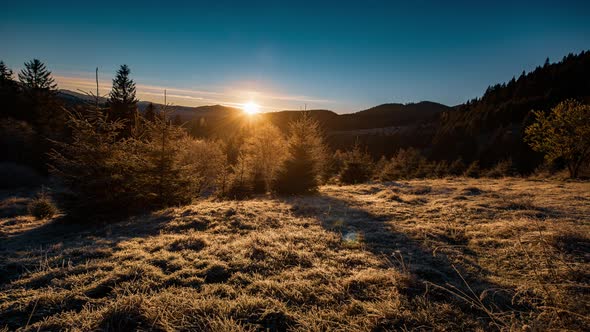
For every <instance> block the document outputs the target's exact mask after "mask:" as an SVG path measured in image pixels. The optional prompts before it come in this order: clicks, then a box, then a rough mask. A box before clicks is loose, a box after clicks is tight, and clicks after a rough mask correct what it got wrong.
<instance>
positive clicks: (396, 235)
mask: <svg viewBox="0 0 590 332" xmlns="http://www.w3.org/2000/svg"><path fill="white" fill-rule="evenodd" d="M4 194H5V196H4V198H3V200H2V201H1V208H2V218H1V219H0V225H1V228H0V229H1V230H2V233H0V236H1V237H2V238H1V241H0V271H1V274H0V276H1V277H0V278H1V279H0V289H1V290H2V291H1V292H0V317H2V320H1V323H0V329H1V328H3V327H6V328H9V329H16V328H18V327H22V328H23V330H26V331H29V330H31V331H33V330H66V329H67V330H97V329H98V330H111V331H114V330H116V331H129V330H158V331H170V330H176V331H188V330H208V331H252V330H267V331H285V330H293V331H325V330H341V331H369V330H373V331H383V330H472V331H473V330H497V329H505V330H508V329H510V330H523V331H530V330H536V329H558V330H561V329H565V330H587V329H589V328H590V321H588V315H589V314H590V308H589V307H588V303H590V297H589V294H588V292H587V289H588V287H590V275H589V273H588V272H589V271H590V261H589V260H588V250H589V249H590V238H589V237H588V235H589V234H590V224H589V221H588V218H587V216H588V215H590V204H588V202H590V187H589V184H588V183H579V182H566V183H563V182H539V181H530V180H523V179H503V180H474V179H463V178H456V179H445V180H430V181H423V180H422V181H407V182H396V183H389V184H371V185H357V186H344V187H340V186H325V187H322V188H321V190H320V193H319V194H318V195H316V196H308V197H292V198H267V197H260V198H255V199H251V200H246V201H229V202H228V201H215V200H208V201H200V202H198V203H196V204H194V205H189V206H183V207H178V208H170V209H166V210H162V211H159V212H155V213H153V214H149V215H144V216H137V217H133V218H130V219H126V220H122V221H120V222H114V223H113V222H111V223H109V224H72V223H65V222H63V221H60V220H59V219H56V220H51V221H35V220H34V219H32V217H30V216H28V215H27V214H26V211H25V210H24V209H23V206H26V203H27V200H28V199H29V198H28V194H27V193H25V192H22V193H19V194H16V195H15V193H10V194H8V195H6V193H4Z"/></svg>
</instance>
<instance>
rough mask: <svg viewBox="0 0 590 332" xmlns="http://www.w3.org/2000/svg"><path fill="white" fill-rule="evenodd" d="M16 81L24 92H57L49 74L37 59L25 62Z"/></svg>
mask: <svg viewBox="0 0 590 332" xmlns="http://www.w3.org/2000/svg"><path fill="white" fill-rule="evenodd" d="M18 79H19V81H20V83H21V85H22V86H23V88H24V89H26V90H43V91H47V92H51V93H54V92H56V91H57V84H55V81H54V80H53V77H51V72H50V71H48V70H47V68H46V67H45V64H43V62H41V61H39V60H37V59H33V60H31V61H29V62H25V68H24V69H23V70H21V72H20V73H19V74H18Z"/></svg>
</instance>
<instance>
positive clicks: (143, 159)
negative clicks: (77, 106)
mask: <svg viewBox="0 0 590 332" xmlns="http://www.w3.org/2000/svg"><path fill="white" fill-rule="evenodd" d="M137 121H138V122H137V125H136V126H135V127H134V128H133V131H132V133H133V136H132V137H124V135H120V133H121V130H122V129H123V128H125V127H124V126H123V121H120V120H110V119H108V118H107V116H106V115H105V114H104V113H103V112H101V111H100V110H91V111H88V112H87V113H86V114H81V113H70V114H69V122H68V123H69V125H70V128H71V130H72V140H71V141H69V142H56V144H57V147H58V148H57V149H56V150H54V151H53V153H52V154H51V158H52V164H51V170H52V172H53V174H54V175H56V177H57V178H58V179H59V180H60V182H61V184H62V187H63V188H64V190H63V191H62V192H61V193H60V197H61V201H62V202H63V203H64V207H65V208H66V210H68V211H69V212H71V213H73V214H79V215H85V214H86V213H88V212H92V213H93V214H98V215H100V214H125V213H128V212H132V211H134V210H138V209H155V208H160V207H164V206H171V205H177V204H185V203H189V202H190V201H191V200H192V199H194V198H195V197H197V196H199V195H200V194H202V193H203V192H204V191H206V190H208V189H212V187H213V186H214V185H215V183H216V182H217V180H216V176H218V175H219V174H222V173H223V172H222V171H221V168H223V159H224V157H223V153H222V152H221V149H220V148H219V146H218V145H216V144H215V143H211V142H205V141H198V140H194V139H191V138H189V137H188V136H187V135H186V133H185V132H184V130H183V129H182V128H180V127H176V126H174V125H171V124H170V123H169V122H168V121H166V120H165V116H164V117H163V118H162V119H160V118H157V119H155V120H154V121H148V120H145V119H143V118H139V119H137ZM211 191H212V190H211Z"/></svg>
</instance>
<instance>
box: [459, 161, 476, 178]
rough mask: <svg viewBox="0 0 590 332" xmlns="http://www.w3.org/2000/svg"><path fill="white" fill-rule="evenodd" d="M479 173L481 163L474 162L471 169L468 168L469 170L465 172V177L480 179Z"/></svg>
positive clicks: (470, 166) (470, 165)
mask: <svg viewBox="0 0 590 332" xmlns="http://www.w3.org/2000/svg"><path fill="white" fill-rule="evenodd" d="M479 173H480V168H479V161H477V160H475V161H474V162H472V163H471V164H469V167H467V169H466V170H465V173H464V174H463V175H464V176H466V177H470V178H478V177H479Z"/></svg>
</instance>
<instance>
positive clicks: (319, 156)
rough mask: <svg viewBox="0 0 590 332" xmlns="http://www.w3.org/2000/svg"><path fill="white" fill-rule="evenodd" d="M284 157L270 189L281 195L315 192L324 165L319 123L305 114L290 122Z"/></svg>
mask: <svg viewBox="0 0 590 332" xmlns="http://www.w3.org/2000/svg"><path fill="white" fill-rule="evenodd" d="M290 127H291V128H290V136H289V139H288V148H287V150H288V153H289V155H288V157H287V159H286V161H285V163H284V165H283V168H282V169H281V170H280V171H279V174H278V177H277V179H276V181H275V185H274V189H275V190H276V191H277V192H278V193H281V194H306V193H313V192H315V191H317V189H318V186H319V184H320V177H321V176H322V172H323V171H324V165H325V147H324V145H323V141H322V135H321V131H320V128H319V123H318V122H317V121H316V120H313V119H312V118H311V117H309V116H308V115H307V114H304V115H303V116H302V117H301V118H300V119H299V120H297V121H295V122H292V123H291V126H290Z"/></svg>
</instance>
